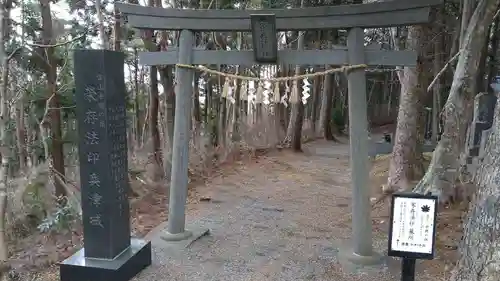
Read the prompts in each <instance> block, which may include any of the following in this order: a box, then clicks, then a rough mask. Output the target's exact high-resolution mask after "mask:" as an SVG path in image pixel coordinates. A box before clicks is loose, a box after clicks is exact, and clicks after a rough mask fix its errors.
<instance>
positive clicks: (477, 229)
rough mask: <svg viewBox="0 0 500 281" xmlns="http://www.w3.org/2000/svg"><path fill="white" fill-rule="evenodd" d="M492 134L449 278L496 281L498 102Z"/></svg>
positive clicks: (499, 228) (499, 200)
mask: <svg viewBox="0 0 500 281" xmlns="http://www.w3.org/2000/svg"><path fill="white" fill-rule="evenodd" d="M492 129H493V131H492V134H491V135H490V138H489V142H488V144H487V146H486V149H485V157H484V159H483V162H482V165H481V167H480V169H479V170H478V174H477V175H476V181H475V184H476V186H477V188H478V189H477V192H476V196H475V199H474V201H473V202H471V203H470V206H471V207H470V209H469V212H468V214H467V219H466V222H465V225H464V236H463V238H462V242H461V245H460V259H459V261H458V263H457V265H456V267H455V269H454V270H453V273H452V276H451V280H452V281H496V280H498V276H500V269H499V266H498V263H499V259H498V257H499V255H500V247H499V245H500V232H499V231H500V217H499V216H500V212H498V210H499V209H500V189H499V187H500V161H498V159H500V103H498V102H497V105H496V109H495V119H494V122H493V126H492Z"/></svg>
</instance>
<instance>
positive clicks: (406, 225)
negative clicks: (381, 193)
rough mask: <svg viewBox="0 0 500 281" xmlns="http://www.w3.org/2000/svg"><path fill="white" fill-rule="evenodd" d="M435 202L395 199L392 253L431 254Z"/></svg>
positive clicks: (421, 199) (425, 199) (403, 198)
mask: <svg viewBox="0 0 500 281" xmlns="http://www.w3.org/2000/svg"><path fill="white" fill-rule="evenodd" d="M435 212H436V210H435V200H433V199H428V198H407V197H395V199H394V205H393V220H392V222H391V223H392V233H391V235H392V241H391V249H392V250H393V251H400V252H411V253H422V254H431V253H432V250H433V247H434V245H433V242H434V241H433V237H434V233H433V232H434V224H435V221H434V218H435Z"/></svg>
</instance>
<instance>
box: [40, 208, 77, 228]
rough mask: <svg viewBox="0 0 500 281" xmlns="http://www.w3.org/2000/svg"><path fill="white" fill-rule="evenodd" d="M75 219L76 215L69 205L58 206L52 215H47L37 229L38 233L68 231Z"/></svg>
mask: <svg viewBox="0 0 500 281" xmlns="http://www.w3.org/2000/svg"><path fill="white" fill-rule="evenodd" d="M75 218H76V215H75V213H74V211H73V208H72V207H71V205H70V204H64V205H60V206H58V207H57V208H56V210H55V211H54V212H53V213H52V214H49V215H47V217H46V218H45V219H43V221H42V223H40V224H39V225H38V227H37V228H38V230H39V231H40V232H50V231H56V232H61V231H65V230H69V229H71V226H72V223H73V221H74V220H75Z"/></svg>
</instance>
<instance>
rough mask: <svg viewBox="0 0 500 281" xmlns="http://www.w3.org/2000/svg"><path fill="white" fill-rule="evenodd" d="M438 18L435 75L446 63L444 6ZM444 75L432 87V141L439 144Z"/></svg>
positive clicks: (438, 12)
mask: <svg viewBox="0 0 500 281" xmlns="http://www.w3.org/2000/svg"><path fill="white" fill-rule="evenodd" d="M438 9H439V10H438V11H437V15H436V19H437V24H436V27H435V32H434V34H435V36H436V40H435V41H434V63H433V73H434V77H435V76H437V75H438V74H439V72H440V71H441V68H442V67H443V63H444V60H443V58H444V54H443V53H442V52H443V46H444V44H443V43H444V31H445V29H444V21H443V7H440V8H438ZM442 81H443V79H442V77H440V78H438V81H436V83H435V84H434V87H433V88H432V136H431V139H432V143H433V144H437V142H438V132H439V112H441V106H440V104H441V103H440V99H441V83H442Z"/></svg>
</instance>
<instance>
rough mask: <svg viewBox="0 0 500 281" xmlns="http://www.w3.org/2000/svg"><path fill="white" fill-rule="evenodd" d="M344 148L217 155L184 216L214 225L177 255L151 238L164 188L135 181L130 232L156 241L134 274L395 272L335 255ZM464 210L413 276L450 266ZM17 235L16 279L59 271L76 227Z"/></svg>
mask: <svg viewBox="0 0 500 281" xmlns="http://www.w3.org/2000/svg"><path fill="white" fill-rule="evenodd" d="M348 153H349V152H348V144H347V140H346V139H340V142H339V143H332V142H326V141H315V142H311V143H308V144H306V145H304V153H301V154H296V153H292V152H289V151H286V150H283V151H273V152H269V153H267V154H265V155H260V156H258V157H252V158H249V159H244V160H241V161H237V162H235V163H229V164H227V165H223V166H221V167H220V169H219V170H218V171H217V173H215V174H214V175H212V176H211V177H210V178H208V179H205V180H203V181H198V182H196V181H195V182H192V183H191V186H190V194H189V199H188V201H189V203H188V207H187V216H188V217H187V222H188V224H198V225H203V226H207V227H209V228H210V231H211V233H210V235H208V236H206V237H202V238H201V239H199V240H198V241H196V242H195V243H193V244H192V245H191V246H190V247H189V249H186V250H185V251H184V252H183V253H178V254H176V255H174V254H172V253H166V250H165V248H162V245H159V244H158V242H155V241H154V240H155V238H154V237H156V236H157V234H158V233H157V232H158V231H157V230H154V229H155V227H157V226H158V225H160V224H162V223H163V222H164V221H165V220H166V215H167V209H166V206H167V193H166V190H167V188H166V187H165V186H159V185H158V186H146V185H143V184H141V183H140V182H133V188H134V190H135V191H137V190H141V192H138V193H139V194H141V196H140V198H135V199H133V200H132V226H133V234H134V235H135V236H139V237H143V236H145V235H146V234H148V233H149V235H147V237H148V238H152V239H153V247H154V262H153V263H154V264H153V265H152V266H151V267H149V268H148V269H146V270H145V271H144V272H143V273H141V274H140V275H139V276H138V278H137V280H141V281H142V280H148V281H156V280H158V281H159V280H164V279H167V280H190V281H196V280H256V281H257V280H258V281H264V280H339V281H341V280H391V281H392V280H396V279H395V277H397V276H398V274H399V272H398V270H399V263H398V261H396V260H392V259H388V262H387V263H386V264H385V265H384V266H383V267H382V268H371V269H362V270H359V269H353V270H347V271H346V269H345V267H343V266H342V265H341V264H339V259H338V257H337V256H338V252H339V249H342V248H343V245H348V244H349V238H350V236H351V228H350V224H351V221H350V220H351V209H350V208H351V191H350V186H349V182H350V178H349V176H350V175H349V173H350V172H349V158H348ZM388 161H389V157H388V156H382V157H377V158H376V159H375V160H373V161H372V171H371V175H370V176H371V179H370V185H371V189H372V200H373V202H377V203H376V204H374V206H373V210H372V222H373V231H374V247H375V249H376V250H377V251H378V252H379V253H384V251H386V245H387V242H386V241H387V230H388V218H389V199H388V198H384V196H383V195H382V194H381V189H380V186H381V185H382V184H383V183H385V181H386V180H387V170H388ZM379 199H380V200H379ZM465 210H466V206H465V204H461V205H452V206H447V207H443V208H442V209H441V210H440V213H439V219H438V231H437V233H438V237H437V239H436V241H437V242H436V246H437V256H436V258H435V259H434V260H432V261H423V262H421V263H419V265H418V269H417V280H445V279H446V277H447V276H449V270H451V269H452V267H453V264H454V263H455V261H456V259H457V255H458V254H457V247H458V243H459V241H460V238H461V236H462V229H461V225H462V224H461V221H462V220H461V218H462V216H463V214H464V212H465ZM49 242H50V243H49ZM160 244H161V243H160ZM16 245H17V246H16V248H14V249H12V251H13V258H12V261H13V266H14V268H18V271H19V273H20V274H22V272H31V273H32V274H30V275H31V276H29V277H28V276H25V275H24V274H22V276H23V277H22V280H37V281H56V280H59V279H58V267H57V265H55V263H56V262H58V261H61V260H62V259H64V258H65V257H67V256H69V255H71V254H72V253H74V252H75V251H76V250H77V249H78V248H79V247H81V229H79V228H75V229H73V230H72V231H71V232H70V233H66V234H61V235H51V236H46V235H41V234H37V235H34V234H33V235H30V236H28V237H26V238H24V239H23V240H20V241H19V242H18V243H16ZM29 249H31V250H29ZM235 249H237V250H235ZM180 263H182V265H185V266H182V267H179V264H180ZM19 265H22V266H19ZM200 266H201V267H203V269H204V270H203V272H199V269H200ZM41 268H43V270H41ZM35 272H36V273H35ZM235 276H239V277H237V278H236V279H235ZM375 276H377V277H379V278H378V279H374V278H375ZM429 278H430V279H429Z"/></svg>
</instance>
